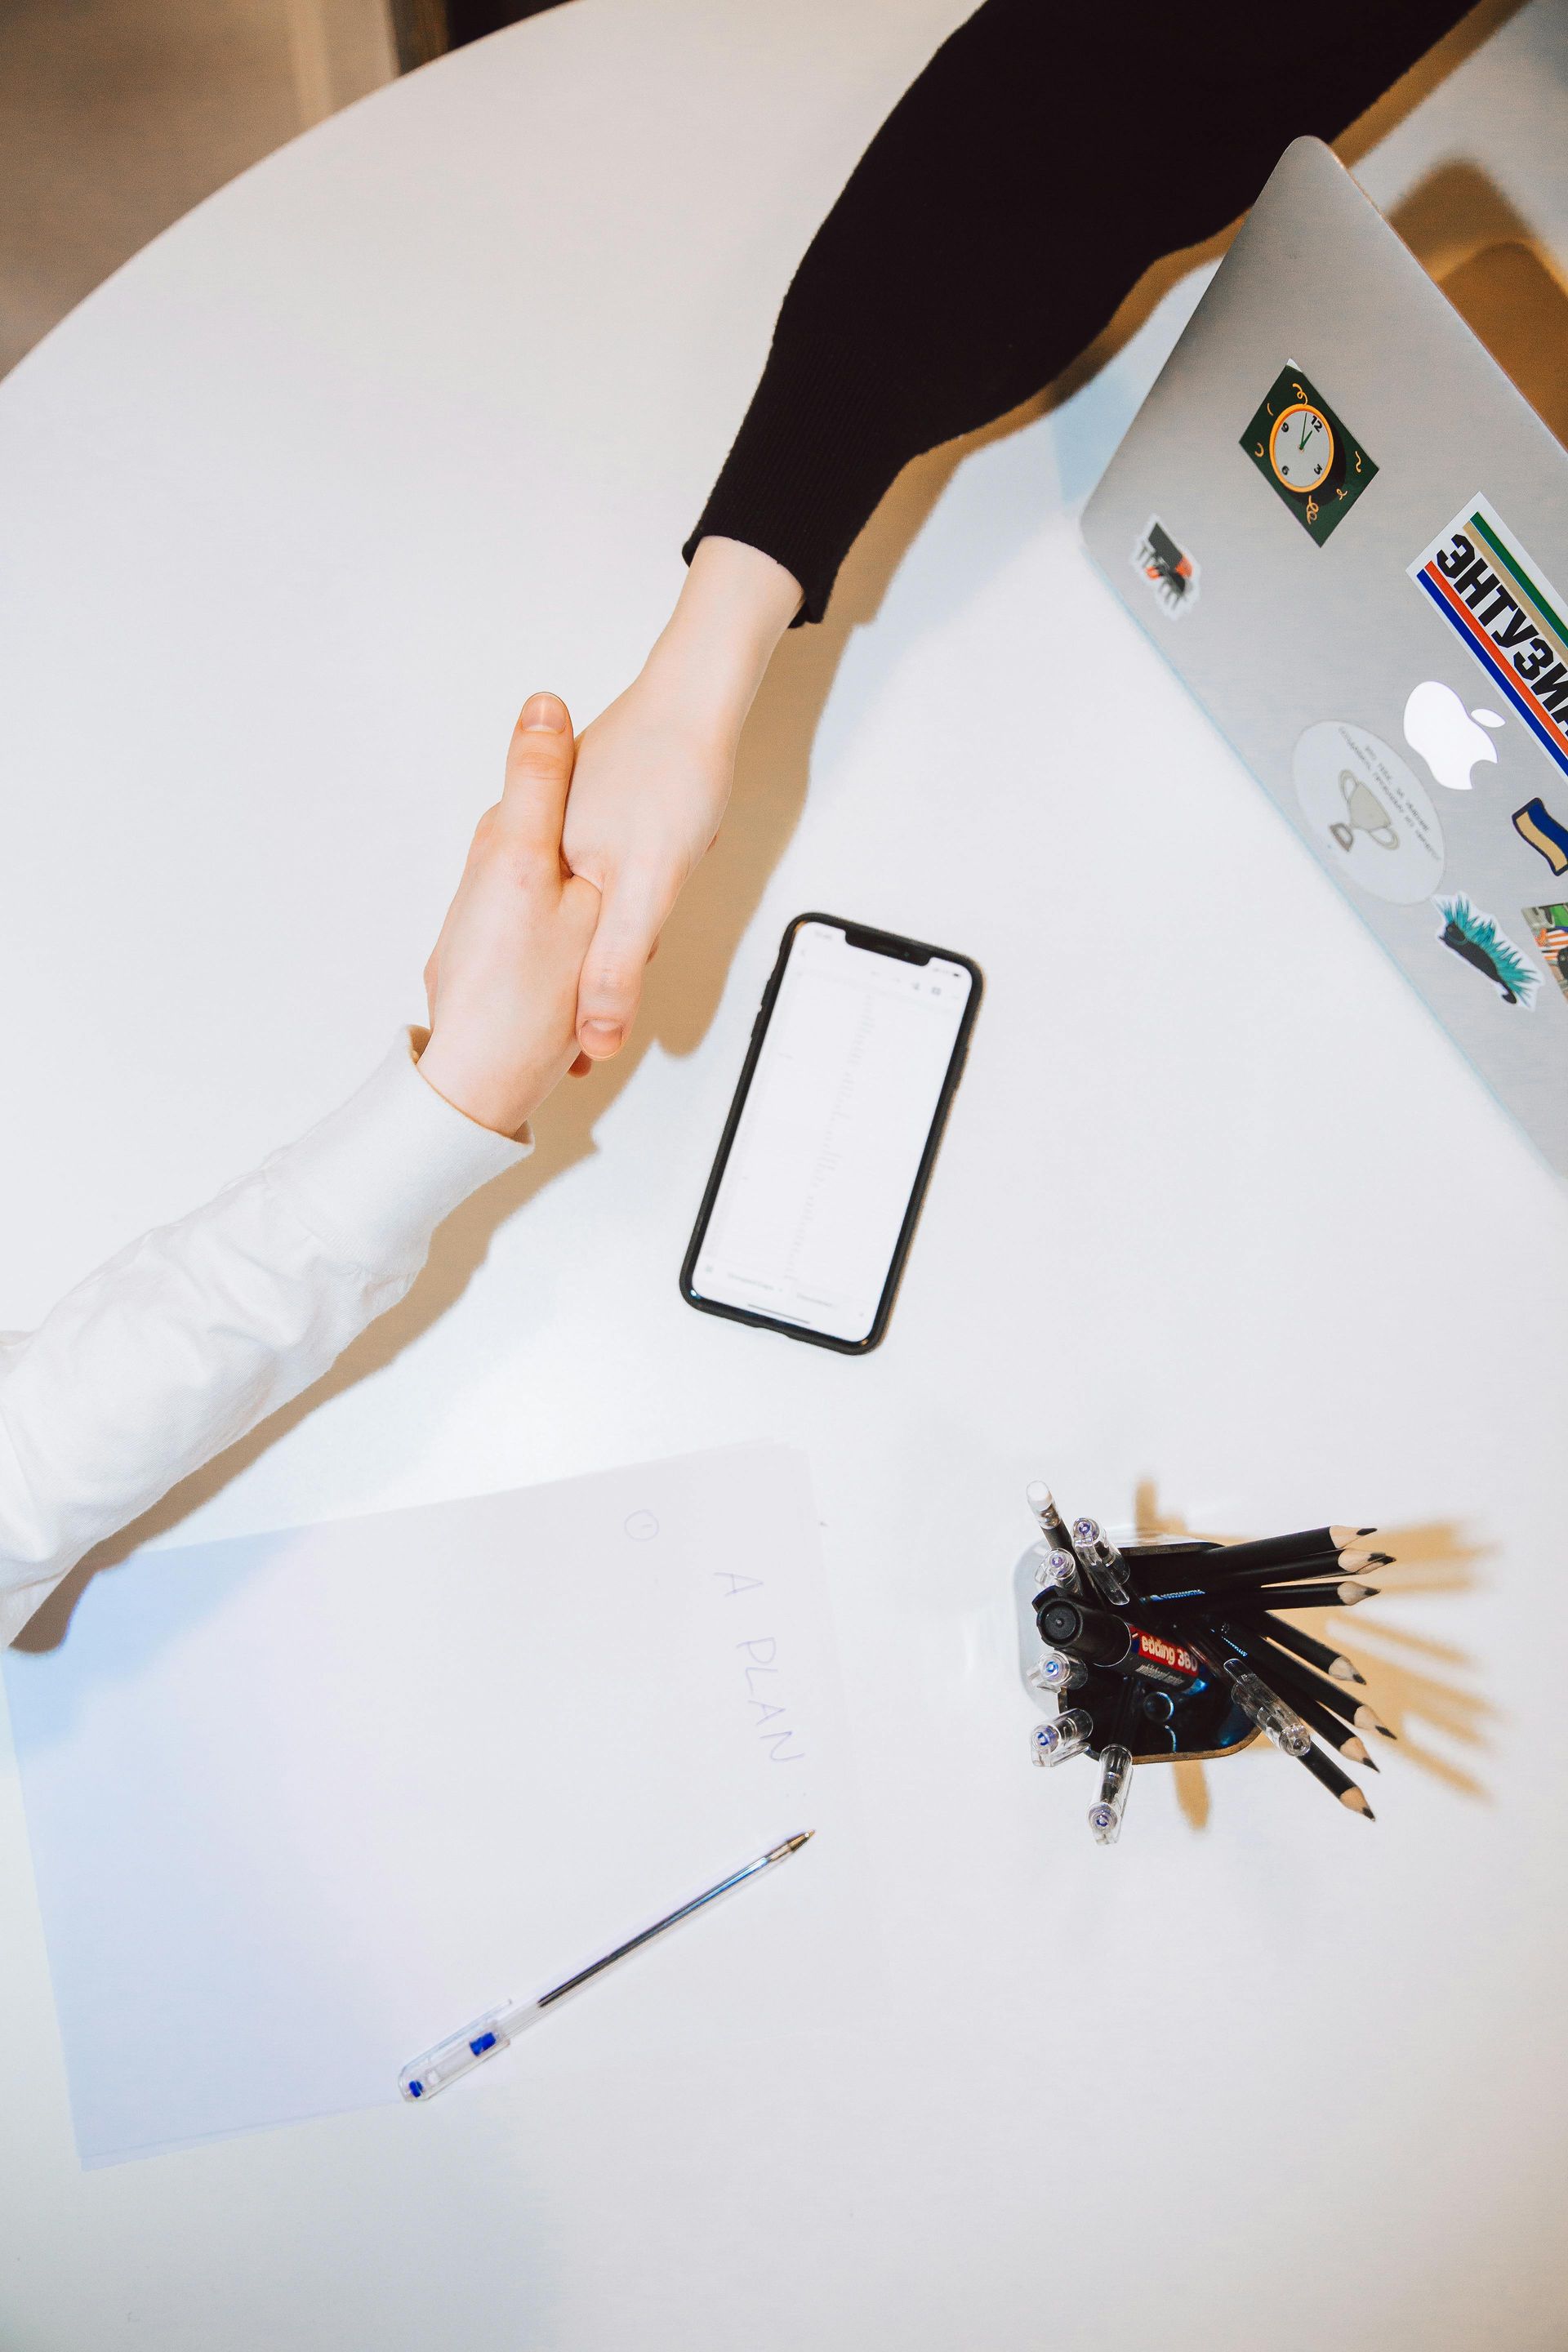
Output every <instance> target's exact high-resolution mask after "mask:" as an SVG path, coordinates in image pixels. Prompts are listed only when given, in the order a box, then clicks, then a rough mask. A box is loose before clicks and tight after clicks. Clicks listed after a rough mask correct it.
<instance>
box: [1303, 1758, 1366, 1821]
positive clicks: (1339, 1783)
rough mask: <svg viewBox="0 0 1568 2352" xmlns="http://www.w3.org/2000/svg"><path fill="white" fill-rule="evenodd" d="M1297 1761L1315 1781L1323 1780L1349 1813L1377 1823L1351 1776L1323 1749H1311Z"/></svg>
mask: <svg viewBox="0 0 1568 2352" xmlns="http://www.w3.org/2000/svg"><path fill="white" fill-rule="evenodd" d="M1296 1761H1297V1763H1298V1764H1304V1765H1305V1766H1306V1768H1307V1769H1308V1771H1309V1772H1310V1774H1311V1776H1312V1778H1313V1780H1321V1782H1322V1784H1323V1786H1324V1788H1325V1789H1327V1790H1329V1792H1330V1794H1331V1796H1335V1797H1337V1798H1338V1799H1339V1801H1340V1802H1341V1804H1342V1805H1343V1806H1345V1807H1346V1808H1347V1809H1348V1811H1351V1812H1352V1813H1360V1814H1361V1815H1362V1817H1363V1820H1365V1821H1369V1822H1374V1821H1376V1819H1377V1815H1376V1814H1375V1813H1374V1812H1373V1810H1372V1807H1371V1806H1370V1805H1369V1804H1368V1803H1367V1801H1366V1798H1365V1796H1364V1795H1363V1792H1362V1790H1360V1789H1358V1788H1357V1787H1356V1784H1355V1782H1354V1781H1353V1780H1352V1779H1351V1776H1350V1774H1349V1773H1348V1772H1342V1771H1341V1770H1340V1768H1339V1766H1338V1765H1337V1764H1336V1763H1335V1762H1334V1760H1333V1759H1332V1757H1331V1756H1325V1755H1324V1753H1323V1751H1322V1749H1321V1748H1308V1749H1307V1750H1306V1752H1305V1754H1304V1755H1300V1756H1298V1757H1297V1759H1296Z"/></svg>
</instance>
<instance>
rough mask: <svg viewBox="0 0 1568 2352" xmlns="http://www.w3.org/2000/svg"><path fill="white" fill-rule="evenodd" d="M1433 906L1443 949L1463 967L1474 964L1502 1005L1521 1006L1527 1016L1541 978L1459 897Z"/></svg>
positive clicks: (1486, 918)
mask: <svg viewBox="0 0 1568 2352" xmlns="http://www.w3.org/2000/svg"><path fill="white" fill-rule="evenodd" d="M1433 903H1434V905H1435V906H1436V909H1437V912H1438V913H1439V914H1440V915H1441V916H1442V918H1443V928H1442V929H1441V930H1440V931H1439V932H1438V934H1437V937H1438V938H1439V939H1440V940H1442V942H1443V945H1444V946H1445V947H1446V948H1452V950H1453V951H1454V953H1455V954H1456V955H1457V956H1462V957H1463V959H1464V961H1466V963H1468V964H1474V966H1475V968H1476V970H1477V971H1479V972H1480V973H1481V974H1482V975H1483V977H1484V978H1485V979H1487V980H1489V981H1492V982H1495V983H1496V985H1497V987H1498V989H1499V991H1500V993H1501V996H1502V1001H1503V1003H1505V1004H1520V1005H1522V1006H1523V1007H1524V1009H1525V1011H1526V1012H1527V1013H1528V1012H1529V1011H1530V1009H1531V1006H1532V1005H1533V1004H1534V1003H1535V992H1536V990H1537V989H1538V988H1539V987H1540V985H1541V974H1540V973H1539V972H1538V971H1536V969H1535V966H1534V965H1533V964H1532V963H1531V961H1530V959H1529V957H1528V956H1526V955H1525V954H1523V953H1522V952H1521V950H1520V949H1518V948H1516V947H1515V946H1514V943H1513V941H1512V940H1510V939H1508V938H1506V937H1505V936H1504V934H1503V933H1502V932H1501V931H1500V930H1499V929H1498V927H1497V925H1496V923H1494V922H1493V920H1492V919H1491V917H1490V916H1489V915H1483V914H1482V912H1481V910H1480V908H1479V907H1472V906H1471V904H1470V902H1469V900H1468V898H1465V897H1464V896H1463V894H1462V893H1461V895H1460V896H1459V897H1458V898H1437V899H1435V900H1434V902H1433Z"/></svg>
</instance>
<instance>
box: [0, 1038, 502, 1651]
mask: <svg viewBox="0 0 1568 2352" xmlns="http://www.w3.org/2000/svg"><path fill="white" fill-rule="evenodd" d="M424 1044H425V1034H424V1033H423V1032H422V1031H418V1030H407V1031H405V1032H404V1033H403V1034H402V1035H401V1036H400V1037H399V1039H398V1041H397V1043H396V1045H395V1046H394V1048H393V1050H392V1052H391V1053H390V1054H389V1055H387V1058H386V1060H385V1061H384V1063H383V1064H382V1065H381V1066H380V1068H379V1069H377V1070H376V1071H375V1072H374V1075H373V1076H371V1078H370V1079H369V1080H368V1081H367V1082H366V1084H365V1085H364V1086H363V1087H361V1088H360V1090H359V1092H358V1093H357V1094H356V1095H354V1096H353V1097H351V1099H350V1100H349V1101H348V1102H346V1103H345V1104H344V1105H343V1106H342V1108H341V1109H340V1110H336V1111H333V1112H332V1113H331V1116H330V1117H329V1118H324V1119H323V1120H322V1121H321V1125H320V1126H319V1127H314V1128H312V1129H310V1133H309V1134H308V1135H304V1136H301V1138H300V1140H299V1142H297V1143H293V1144H290V1145H289V1147H288V1148H287V1149H286V1150H282V1151H279V1152H275V1153H274V1154H273V1156H272V1158H271V1159H270V1160H267V1161H265V1162H264V1163H263V1165H262V1166H261V1167H260V1168H258V1170H256V1171H255V1172H254V1174H252V1175H249V1176H245V1177H242V1178H241V1179H240V1180H239V1181H238V1182H237V1183H234V1184H230V1185H229V1186H227V1187H226V1190H225V1191H224V1192H220V1193H219V1194H218V1196H217V1198H216V1200H215V1201H209V1202H207V1204H206V1206H205V1208H201V1209H196V1210H194V1211H193V1212H192V1213H191V1214H190V1215H189V1216H188V1217H183V1218H182V1219H181V1220H180V1222H179V1223H177V1224H173V1225H164V1226H161V1227H159V1228H158V1229H157V1230H156V1231H155V1232H153V1233H150V1234H143V1235H142V1238H141V1240H140V1241H136V1242H132V1244H131V1245H130V1247H129V1248H128V1249H123V1250H121V1252H120V1253H119V1255H118V1256H116V1257H112V1258H110V1261H109V1263H108V1264H107V1265H102V1266H100V1268H99V1269H98V1271H97V1273H96V1274H91V1275H89V1276H88V1278H87V1280H86V1281H85V1282H82V1283H79V1284H78V1286H77V1287H76V1288H75V1289H74V1290H72V1291H70V1292H68V1294H67V1296H66V1297H64V1298H62V1299H61V1300H60V1302H59V1304H58V1307H55V1308H54V1310H53V1312H52V1313H51V1314H50V1315H49V1316H48V1317H47V1319H46V1320H45V1321H44V1322H43V1323H42V1324H41V1325H40V1326H39V1328H38V1329H37V1331H34V1332H31V1333H27V1334H20V1335H11V1336H6V1337H3V1338H0V1644H4V1643H9V1642H12V1641H14V1640H15V1639H16V1635H17V1634H18V1633H20V1632H21V1630H22V1627H23V1626H24V1625H25V1624H26V1621H27V1619H28V1618H29V1617H30V1616H31V1615H32V1614H33V1612H34V1611H35V1610H36V1609H37V1607H38V1605H39V1603H40V1602H41V1601H44V1600H45V1599H46V1598H47V1594H48V1593H49V1592H50V1591H51V1590H52V1589H53V1587H54V1586H55V1585H56V1584H57V1583H58V1580H59V1579H60V1578H61V1577H62V1576H63V1575H64V1574H65V1572H66V1570H68V1569H69V1568H72V1567H74V1565H75V1564H76V1562H77V1561H78V1560H79V1559H80V1558H81V1556H82V1554H83V1553H84V1552H86V1551H88V1550H89V1549H91V1547H92V1546H93V1545H94V1544H95V1543H98V1542H100V1541H101V1539H102V1538H104V1537H105V1536H108V1535H111V1534H113V1532H114V1531H115V1529H116V1528H122V1527H124V1526H125V1525H127V1523H128V1522H129V1521H130V1520H132V1519H133V1518H135V1517H137V1516H138V1515H139V1514H140V1513H141V1512H142V1511H144V1510H146V1509H147V1508H149V1507H150V1506H151V1505H152V1504H153V1503H155V1502H156V1501H157V1500H158V1497H159V1496H161V1495H163V1494H166V1493H167V1492H168V1490H169V1488H170V1487H171V1486H174V1485H176V1484H177V1482H178V1481H179V1480H180V1479H181V1478H184V1477H185V1476H186V1475H188V1474H189V1473H190V1472H191V1471H193V1470H195V1469H197V1468H199V1467H200V1465H202V1464H203V1463H204V1462H206V1461H209V1460H210V1459H211V1458H212V1456H213V1455H214V1454H218V1453H221V1452H222V1450H223V1448H224V1447H225V1446H226V1445H231V1444H233V1443H234V1441H235V1440H236V1439H237V1438H238V1437H242V1436H243V1435H244V1434H245V1433H246V1431H247V1430H248V1429H252V1428H254V1427H255V1425H256V1423H258V1421H261V1420H264V1419H265V1417H266V1416H267V1414H268V1413H269V1412H276V1410H277V1409H278V1407H279V1405H282V1404H286V1403H287V1402H289V1398H290V1397H294V1396H298V1395H299V1393H300V1390H301V1389H305V1388H308V1387H309V1386H310V1382H311V1381H314V1380H317V1379H319V1378H320V1376H321V1373H322V1372H324V1371H325V1370H327V1368H328V1366H329V1365H330V1364H331V1363H332V1361H333V1360H334V1359H335V1358H336V1357H337V1356H339V1355H340V1354H341V1353H342V1350H343V1349H344V1348H346V1347H347V1345H348V1343H349V1341H350V1340H351V1339H353V1338H354V1337H355V1335H356V1334H357V1333H358V1332H360V1331H362V1330H363V1328H364V1327H365V1325H366V1324H367V1323H369V1322H371V1321H372V1320H373V1319H374V1318H375V1317H376V1316H377V1315H381V1314H384V1312H385V1310H386V1309H387V1307H393V1306H395V1305H396V1303H397V1301H398V1300H399V1299H400V1298H401V1297H403V1295H404V1293H405V1291H406V1290H407V1289H408V1287H409V1286H410V1284H411V1283H412V1282H413V1280H414V1277H415V1276H416V1274H417V1273H418V1271H419V1269H420V1267H421V1266H422V1265H424V1263H425V1257H426V1251H427V1249H428V1247H429V1242H430V1236H431V1234H433V1233H434V1232H435V1230H436V1227H437V1225H438V1224H439V1223H441V1221H442V1219H443V1218H444V1217H446V1216H448V1215H449V1214H450V1213H451V1212H452V1211H453V1210H454V1209H455V1208H456V1207H457V1206H458V1202H460V1201H464V1200H466V1199H467V1198H468V1194H469V1193H470V1192H474V1191H476V1190H477V1189H478V1187H479V1185H481V1184H483V1183H486V1182H488V1181H489V1179H490V1178H491V1177H492V1176H499V1175H500V1173H501V1171H502V1170H503V1169H507V1168H510V1167H512V1166H513V1165H515V1163H516V1162H517V1161H518V1160H521V1159H523V1158H525V1157H526V1155H527V1154H528V1152H530V1151H531V1150H532V1148H533V1144H532V1139H531V1136H530V1135H529V1134H528V1132H527V1130H526V1129H525V1130H524V1132H523V1134H522V1136H521V1138H520V1139H516V1140H513V1139H511V1138H510V1137H507V1136H503V1135H495V1134H492V1133H491V1131H490V1130H489V1128H483V1127H479V1126H476V1125H475V1123H474V1121H473V1120H472V1119H469V1118H465V1117H464V1115H463V1113H462V1112H461V1111H459V1110H457V1109H454V1108H453V1107H452V1105H451V1104H450V1103H448V1102H447V1101H446V1100H445V1099H444V1098H443V1097H441V1096H440V1095H438V1094H437V1092H436V1090H435V1088H434V1087H431V1086H428V1085H427V1084H426V1081H425V1079H424V1078H422V1077H421V1076H420V1075H419V1071H418V1069H417V1067H416V1060H415V1056H416V1054H417V1053H418V1052H419V1051H421V1050H422V1049H423V1046H424Z"/></svg>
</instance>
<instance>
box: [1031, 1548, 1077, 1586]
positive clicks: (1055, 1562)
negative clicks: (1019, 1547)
mask: <svg viewBox="0 0 1568 2352" xmlns="http://www.w3.org/2000/svg"><path fill="white" fill-rule="evenodd" d="M1032 1557H1033V1559H1034V1560H1035V1562H1036V1567H1035V1590H1036V1591H1037V1592H1053V1591H1054V1592H1081V1591H1082V1590H1083V1587H1082V1585H1081V1584H1080V1583H1079V1573H1078V1555H1077V1553H1076V1552H1070V1551H1062V1550H1059V1549H1058V1550H1056V1551H1049V1550H1047V1548H1046V1546H1045V1545H1044V1544H1043V1543H1037V1545H1036V1546H1035V1548H1034V1552H1033V1555H1032Z"/></svg>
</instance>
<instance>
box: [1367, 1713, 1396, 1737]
mask: <svg viewBox="0 0 1568 2352" xmlns="http://www.w3.org/2000/svg"><path fill="white" fill-rule="evenodd" d="M1372 1727H1373V1730H1374V1731H1381V1732H1382V1734H1383V1736H1384V1738H1385V1739H1397V1738H1398V1737H1399V1734H1398V1732H1397V1731H1390V1729H1389V1727H1388V1726H1387V1724H1386V1723H1379V1722H1378V1721H1377V1719H1376V1717H1373V1726H1372Z"/></svg>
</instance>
